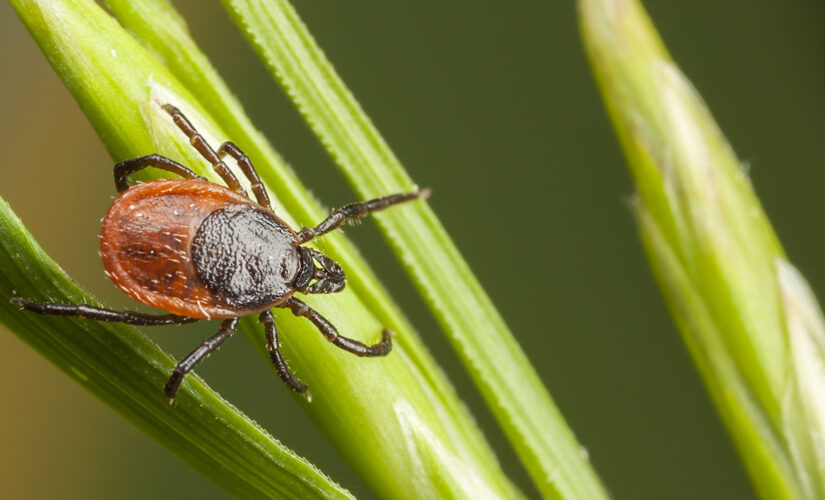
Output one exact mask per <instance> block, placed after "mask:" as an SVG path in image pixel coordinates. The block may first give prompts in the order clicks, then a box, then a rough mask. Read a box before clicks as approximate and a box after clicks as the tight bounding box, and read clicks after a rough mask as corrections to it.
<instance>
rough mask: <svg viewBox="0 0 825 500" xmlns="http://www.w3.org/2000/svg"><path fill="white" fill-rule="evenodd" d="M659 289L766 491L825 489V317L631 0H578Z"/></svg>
mask: <svg viewBox="0 0 825 500" xmlns="http://www.w3.org/2000/svg"><path fill="white" fill-rule="evenodd" d="M579 11H580V14H581V22H582V31H583V36H584V40H585V44H586V46H587V49H588V55H589V56H590V61H591V64H592V66H593V69H594V72H595V74H596V80H597V82H598V84H599V87H600V89H601V91H602V94H603V97H604V99H605V103H606V106H607V108H608V111H609V114H610V117H611V119H612V121H613V124H614V127H615V129H616V131H617V134H618V136H619V139H620V142H621V144H622V147H623V149H624V151H625V155H626V156H627V160H628V165H629V167H630V171H631V173H632V175H633V177H634V180H635V182H636V186H637V189H638V199H637V201H636V202H635V206H634V209H635V215H636V218H637V220H638V223H639V228H640V233H641V236H642V240H643V241H644V243H645V246H646V249H647V252H648V256H649V259H650V262H651V265H652V267H653V269H654V272H655V274H656V276H657V278H658V280H659V283H660V286H661V288H662V292H663V294H664V295H665V298H666V300H667V302H668V305H669V306H670V309H671V312H672V314H673V316H674V319H675V320H676V323H677V325H678V326H679V328H680V330H681V332H682V336H683V337H684V340H685V343H686V344H687V346H688V349H689V351H690V353H691V355H692V356H693V359H694V362H695V363H696V365H697V367H698V369H699V372H700V374H701V375H702V377H703V378H704V381H705V384H706V386H707V388H708V391H709V392H710V394H711V396H712V397H713V400H714V402H715V404H716V406H717V409H718V411H719V413H720V414H721V416H722V419H723V420H724V422H725V424H726V425H727V427H728V431H729V432H730V434H731V436H732V438H733V440H734V443H735V444H736V447H737V449H738V451H739V454H740V456H741V457H742V460H743V461H744V463H745V466H746V468H747V470H748V472H749V473H750V475H751V478H752V480H753V483H754V485H755V486H756V489H757V491H758V492H759V494H760V495H761V496H762V497H763V498H771V499H773V498H794V499H815V498H823V497H824V496H825V441H824V440H823V438H824V436H825V409H824V408H823V389H822V388H823V387H825V370H824V369H823V366H825V325H823V320H822V314H821V312H820V311H819V306H818V305H817V304H816V300H815V299H814V297H813V294H812V293H811V292H810V290H809V289H808V287H807V284H806V283H805V281H804V279H803V278H802V277H801V275H800V274H799V273H798V272H797V271H796V270H795V269H794V268H793V266H791V264H789V263H788V262H787V259H786V257H785V254H784V252H783V250H782V247H781V245H780V243H779V241H778V239H777V237H776V235H775V234H774V232H773V228H772V227H771V225H770V222H769V221H768V219H767V217H766V216H765V213H764V211H763V210H762V207H761V206H760V204H759V200H758V199H757V198H756V195H755V194H754V192H753V188H752V186H751V184H750V180H749V179H748V177H747V174H746V171H745V170H744V169H743V168H742V167H741V164H740V162H739V160H738V159H737V158H736V155H735V154H734V153H733V151H732V149H731V147H730V145H729V144H728V143H727V141H726V140H725V138H724V136H723V135H722V133H721V131H720V130H719V128H718V126H717V125H716V123H715V122H714V121H713V118H712V117H711V115H710V113H709V111H708V110H707V108H706V106H705V104H704V103H703V102H702V100H701V98H700V97H699V96H698V94H697V93H696V91H695V90H694V89H693V87H692V86H691V85H690V83H689V82H688V81H687V79H686V78H685V77H684V75H683V74H682V73H681V72H680V71H679V69H678V68H677V67H676V65H675V64H674V63H673V61H672V60H671V58H670V56H669V55H668V53H667V50H666V49H665V47H664V45H663V43H662V41H661V40H660V38H659V36H658V34H657V33H656V31H655V28H654V27H653V25H652V24H651V22H650V19H649V18H648V17H647V14H646V13H645V11H644V9H643V8H642V6H641V5H640V4H639V2H637V1H635V0H618V1H616V0H610V1H605V0H580V1H579Z"/></svg>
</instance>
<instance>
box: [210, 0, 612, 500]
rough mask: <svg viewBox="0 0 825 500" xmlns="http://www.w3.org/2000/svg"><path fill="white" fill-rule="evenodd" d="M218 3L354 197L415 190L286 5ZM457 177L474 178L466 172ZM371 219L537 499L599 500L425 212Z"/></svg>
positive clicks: (500, 325) (530, 376)
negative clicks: (536, 492)
mask: <svg viewBox="0 0 825 500" xmlns="http://www.w3.org/2000/svg"><path fill="white" fill-rule="evenodd" d="M223 3H224V5H225V6H226V8H227V10H229V12H230V13H231V14H232V16H233V17H234V19H235V21H236V22H237V24H238V25H239V26H240V28H241V30H242V31H243V33H244V34H245V35H246V36H247V38H248V39H249V41H250V43H251V44H252V45H253V46H254V47H255V49H256V50H257V51H258V53H259V55H260V56H261V58H262V59H263V60H264V61H265V62H266V63H267V65H268V66H269V68H270V71H272V73H273V74H274V75H275V77H276V78H277V79H278V81H279V82H280V83H281V85H282V86H283V87H284V88H285V90H286V93H287V94H288V95H289V97H290V98H291V99H292V100H293V101H294V102H295V104H296V106H297V107H298V109H299V111H300V112H301V114H302V115H303V116H304V118H305V120H306V121H307V122H308V123H309V125H310V126H311V127H312V129H313V131H314V132H315V134H316V135H317V136H318V137H319V139H320V140H321V142H322V143H323V144H324V146H325V147H326V148H327V150H328V151H329V153H330V154H331V155H332V157H333V158H334V159H335V161H336V162H337V163H338V166H339V167H340V168H341V170H342V171H343V172H344V173H345V174H346V176H347V178H348V179H349V181H350V183H351V184H352V185H353V186H354V188H355V189H356V191H358V193H359V194H360V195H361V196H363V197H364V198H371V197H375V196H380V195H385V194H388V193H393V192H399V191H408V190H411V189H416V186H415V184H414V183H413V182H412V180H411V179H410V178H409V176H408V175H407V173H406V172H405V171H404V169H403V167H402V166H401V164H400V163H399V161H398V159H397V158H396V157H395V156H394V155H393V153H392V151H391V150H390V149H389V147H388V145H387V144H386V143H385V142H384V140H383V138H382V137H381V135H380V134H379V133H378V131H377V130H376V129H375V127H374V126H373V125H372V123H371V122H370V120H369V118H368V117H367V116H366V114H365V113H364V112H363V110H362V109H361V108H360V107H359V105H358V103H357V102H356V101H355V99H354V97H353V96H352V94H351V93H350V92H349V90H347V88H346V86H345V85H344V83H343V82H342V81H341V79H340V78H339V77H338V75H337V74H336V73H335V70H334V68H333V67H332V65H331V64H330V63H329V61H328V60H327V59H326V57H325V56H324V54H323V52H322V51H321V49H320V48H319V47H318V45H317V44H316V43H315V41H314V39H313V38H312V36H311V34H310V33H309V32H308V30H307V29H306V26H304V24H303V23H302V22H301V20H300V19H299V17H298V15H297V13H296V12H295V10H294V9H293V8H292V6H291V5H290V4H289V3H288V2H286V1H282V0H223ZM456 168H466V169H467V175H468V177H471V176H472V175H473V173H472V172H471V171H470V170H469V167H462V166H460V165H457V166H456ZM435 193H436V194H435V195H436V196H437V195H438V194H437V193H438V192H437V189H436V191H435ZM377 218H378V219H379V225H380V227H381V230H382V231H383V232H384V234H385V236H386V238H387V240H388V241H389V243H390V244H391V245H392V247H393V249H394V250H395V251H396V253H397V254H398V256H399V258H400V260H401V261H402V262H403V264H404V266H405V268H406V270H407V272H408V273H409V274H411V275H412V277H413V278H414V281H415V283H416V285H417V286H418V288H419V291H420V293H421V295H422V296H423V297H424V298H425V300H426V302H427V304H428V305H429V306H430V308H431V310H432V311H433V313H434V314H435V316H436V318H437V319H438V321H439V322H440V324H441V325H442V327H443V328H444V329H445V331H446V332H447V333H448V336H449V339H450V340H451V342H452V344H453V346H454V347H455V349H456V350H457V351H458V353H459V354H460V356H461V358H462V361H463V362H464V364H465V366H466V367H467V369H468V370H469V372H470V374H471V376H472V378H473V380H474V382H475V383H476V385H477V386H478V387H479V389H480V390H481V393H482V395H483V396H484V398H485V400H486V402H487V405H488V406H489V408H490V409H491V410H492V412H493V413H494V415H495V416H496V418H497V419H498V422H499V424H500V425H501V427H502V429H503V430H504V431H505V433H506V434H507V436H508V438H509V440H510V442H511V444H512V445H513V447H514V448H515V450H516V452H517V453H518V455H519V457H520V458H521V460H522V462H523V463H524V464H525V466H526V467H527V469H528V471H529V473H530V475H531V477H532V479H533V481H534V483H535V484H536V486H537V487H538V488H539V490H540V491H541V493H542V494H543V496H545V497H546V498H564V499H573V498H580V499H587V500H590V499H597V498H604V497H606V494H605V492H604V490H603V489H602V487H601V485H600V483H599V481H598V478H597V477H596V475H595V473H594V472H593V470H592V469H591V467H590V465H589V464H588V462H587V460H586V459H585V457H584V454H583V453H582V451H581V447H580V446H579V445H578V444H577V443H576V441H575V438H574V436H573V434H572V432H570V430H569V429H568V427H567V425H566V424H565V422H564V420H563V418H562V416H561V414H560V413H559V411H558V409H557V408H556V406H555V405H554V403H553V401H552V399H551V398H550V395H549V394H548V392H547V390H546V389H545V388H544V386H543V385H542V383H541V380H540V379H539V378H538V376H537V375H536V372H535V370H534V369H533V368H532V366H531V365H530V362H529V360H528V359H527V357H526V356H525V354H524V352H523V351H522V350H521V348H520V347H519V345H518V343H517V342H516V341H515V339H514V338H513V335H512V333H511V332H510V331H509V329H508V328H507V325H506V324H505V323H504V321H503V319H502V318H501V316H500V314H499V313H498V311H497V310H496V309H495V307H494V306H493V304H492V302H491V301H490V299H489V297H488V296H487V294H486V293H485V292H484V290H483V289H482V288H481V285H480V284H479V282H478V280H477V279H476V278H475V276H474V275H473V273H472V271H471V270H470V268H469V266H468V265H467V263H466V262H465V261H464V259H463V258H462V256H461V254H460V253H459V252H458V250H457V249H456V247H455V245H454V244H453V242H452V241H451V240H450V238H449V236H448V235H447V233H446V231H445V230H444V228H443V226H442V225H441V223H440V222H439V221H438V219H437V217H436V216H435V214H434V213H433V212H432V210H431V209H430V208H429V207H428V206H427V205H426V204H419V205H417V206H415V207H411V208H410V210H405V211H403V212H402V211H390V212H387V213H382V214H380V215H379V216H378V217H377Z"/></svg>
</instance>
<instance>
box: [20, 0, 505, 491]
mask: <svg viewBox="0 0 825 500" xmlns="http://www.w3.org/2000/svg"><path fill="white" fill-rule="evenodd" d="M13 5H15V7H16V8H17V9H18V12H19V13H20V15H21V17H22V18H23V19H24V21H25V22H26V24H27V26H28V28H29V31H30V32H31V33H32V35H33V36H34V38H35V40H37V42H38V43H39V44H40V46H41V48H42V49H43V51H44V53H45V54H46V55H47V57H48V58H49V60H50V61H51V63H52V65H53V66H54V67H55V69H56V71H57V72H58V74H59V76H60V77H61V78H62V79H63V81H64V82H65V83H66V85H67V87H68V88H69V89H70V90H71V91H72V93H73V94H74V96H75V98H76V99H77V101H78V102H79V103H80V105H81V107H82V108H83V110H84V112H85V113H86V115H87V117H88V118H89V119H90V121H91V122H92V124H93V126H94V127H95V129H96V130H97V132H98V134H99V135H100V136H101V138H102V139H103V141H104V143H105V144H106V146H107V148H108V149H109V152H110V153H111V155H112V157H113V158H114V159H116V160H123V159H126V158H130V157H135V156H139V155H142V154H147V153H160V154H163V155H165V156H169V157H171V158H173V159H175V160H178V161H180V162H182V163H184V164H186V165H188V166H190V167H192V168H193V169H195V170H196V171H198V172H199V173H202V174H204V175H207V176H209V177H211V178H214V174H212V173H211V172H210V171H209V169H208V168H207V166H206V165H205V164H204V161H203V160H202V159H201V158H199V157H198V156H197V154H196V153H195V152H194V151H193V149H192V148H191V147H190V146H189V144H188V141H187V140H186V139H185V138H184V137H183V136H182V134H181V133H180V132H179V131H178V130H177V129H176V127H175V126H174V125H173V124H172V123H171V121H170V120H169V117H168V115H166V114H165V113H164V112H163V111H162V110H161V109H160V108H159V105H160V104H164V103H172V104H174V105H176V106H177V107H179V108H180V109H182V110H183V111H184V113H185V114H186V115H187V116H188V117H189V118H190V120H191V121H192V122H193V123H194V125H195V126H196V128H198V129H199V130H200V131H201V132H202V133H203V135H204V136H205V138H206V139H207V141H208V142H210V143H211V144H214V145H217V144H219V143H221V142H222V141H224V140H227V139H230V138H231V137H230V136H229V135H228V134H227V132H226V131H225V130H223V129H222V128H221V127H220V126H218V125H217V123H219V121H218V120H217V119H215V118H214V117H213V116H211V110H212V109H213V108H211V107H210V108H207V106H211V105H212V103H206V104H201V103H199V102H198V100H197V99H196V98H195V97H194V96H192V95H191V93H190V92H189V91H188V90H186V88H185V86H184V85H181V83H179V82H178V81H177V79H176V78H175V77H174V76H173V75H172V74H171V73H170V72H169V71H168V70H167V68H165V67H164V66H162V65H161V64H160V63H159V62H158V61H157V60H156V59H154V58H153V57H152V56H150V55H149V54H148V52H147V51H146V50H144V49H143V48H141V47H140V46H138V45H137V44H136V43H135V41H134V40H133V39H132V37H131V36H129V35H128V34H127V33H126V32H125V31H124V30H123V29H122V28H120V26H118V25H117V23H116V22H115V21H114V20H113V19H111V18H110V17H108V15H106V14H105V13H104V12H103V11H102V10H101V9H100V8H98V7H97V6H96V5H95V4H94V2H91V1H88V0H87V1H83V0H60V1H51V2H45V1H41V2H23V1H22V0H19V1H15V2H13ZM113 5H114V2H113ZM166 5H167V6H168V4H166ZM156 18H157V17H156ZM134 19H136V20H137V19H139V16H138V15H137V14H136V17H134ZM177 21H179V19H178V20H175V19H171V20H170V23H171V24H166V25H165V26H173V25H174V23H175V22H177ZM190 48H191V49H192V50H196V48H195V47H190ZM167 62H169V61H167ZM169 63H170V66H171V67H174V65H172V64H171V62H169ZM224 90H225V89H224ZM196 91H197V92H201V91H202V89H197V90H196ZM207 93H208V91H207ZM202 95H206V94H202ZM217 95H218V97H220V98H226V97H227V96H225V95H222V94H221V93H220V92H218V94H217ZM230 97H231V96H230ZM221 123H222V122H221ZM222 124H223V123H222ZM247 125H248V121H247V122H246V123H245V124H243V123H236V124H235V125H231V124H230V126H233V127H246V126H247ZM246 133H247V135H246V136H244V137H251V138H253V141H258V140H260V136H257V138H256V137H255V135H254V134H253V133H249V131H248V130H247V131H246ZM267 147H268V146H265V145H261V144H258V145H257V150H258V151H264V152H265V153H266V151H265V149H266V148H267ZM266 156H267V155H266V154H265V155H264V159H263V161H262V162H263V163H264V164H267V162H268V161H269V160H267V159H266V158H265V157H266ZM269 156H272V157H276V155H269ZM258 160H259V159H255V161H258ZM271 166H272V165H269V166H266V167H265V168H269V167H271ZM107 175H108V174H107ZM267 175H279V174H272V173H271V172H270V174H266V173H265V175H264V177H265V179H266V180H268V181H270V182H271V178H267ZM147 176H148V175H147ZM274 187H276V189H272V188H273V185H272V184H271V183H270V184H269V188H270V190H271V191H273V193H274V194H275V195H276V197H275V200H276V207H283V205H284V203H282V201H281V194H282V193H281V189H283V186H274ZM292 189H294V190H297V191H298V192H300V196H301V198H300V199H301V200H311V198H310V197H309V195H308V194H307V193H306V190H305V189H304V188H302V187H300V186H294V187H293V188H292ZM285 198H286V197H285ZM295 203H298V202H295ZM302 203H303V202H300V203H298V204H302ZM312 209H313V208H312V205H311V204H309V205H307V206H304V208H303V210H304V211H305V212H307V213H309V211H310V210H312ZM404 209H406V208H405V207H399V210H404ZM280 213H281V214H282V215H284V216H285V217H286V218H287V219H289V220H294V219H295V217H294V214H292V215H290V214H289V213H288V212H287V211H281V212H280ZM312 222H315V221H312ZM341 263H342V264H343V265H344V266H345V268H347V269H348V270H349V269H351V264H353V265H354V266H358V265H359V261H357V260H355V261H353V262H352V263H351V262H349V261H346V260H344V259H342V262H341ZM384 300H386V299H384ZM307 302H308V303H310V305H312V307H314V308H316V309H317V310H319V311H320V312H322V313H323V314H324V316H326V317H327V318H328V319H329V320H330V321H332V322H333V323H334V324H335V325H336V326H337V327H338V328H339V330H340V331H341V332H342V333H344V334H346V335H348V336H352V337H355V338H358V339H359V340H362V341H365V342H372V341H374V340H375V339H376V338H377V336H378V332H380V329H381V326H382V323H381V322H380V321H379V319H378V318H376V316H375V315H373V314H372V313H371V312H370V309H372V307H373V306H374V305H375V304H371V303H367V302H366V299H364V301H362V299H361V298H360V297H359V296H358V294H356V293H355V292H354V291H353V290H351V289H348V290H346V291H344V292H342V293H340V294H336V296H335V297H311V298H309V297H308V298H307ZM379 305H380V304H379ZM378 310H379V312H380V311H382V309H380V307H379V309H378ZM385 310H386V311H392V310H393V308H387V309H385ZM394 314H397V313H394ZM276 315H277V316H278V323H279V329H280V330H281V331H282V332H283V333H284V335H283V337H284V340H283V348H284V352H285V355H286V356H287V358H288V359H289V360H290V364H291V366H292V367H293V369H294V370H295V371H296V372H297V373H298V374H299V375H300V376H301V377H302V378H303V379H304V381H305V382H307V383H308V384H309V385H310V387H311V388H312V390H313V395H314V399H313V402H312V404H307V403H306V402H304V401H303V400H299V401H300V403H301V404H302V405H303V406H304V408H305V410H306V411H307V413H308V414H309V415H310V416H311V417H312V418H313V420H314V421H315V422H316V424H317V425H318V426H319V427H320V428H321V429H322V431H323V432H324V433H325V434H326V435H327V436H328V437H329V439H330V440H331V441H332V442H333V444H334V445H335V446H336V447H337V448H338V449H339V450H340V451H341V453H342V454H343V455H344V457H345V458H346V459H348V461H349V462H350V464H352V465H353V467H354V468H355V469H356V470H357V471H358V472H359V473H360V474H361V475H362V477H364V479H365V480H366V481H367V482H368V483H369V484H370V485H371V486H372V488H373V489H374V490H375V491H376V492H378V493H379V494H381V495H383V496H386V497H393V498H422V497H454V496H459V497H461V496H463V497H474V498H475V497H478V498H482V497H505V498H509V497H515V498H518V497H519V493H518V492H517V491H516V490H515V489H514V488H513V487H512V485H511V484H510V483H509V481H508V480H507V478H506V477H505V476H504V475H503V474H502V472H501V470H500V469H499V468H498V464H497V463H496V461H495V458H494V456H493V455H492V453H491V452H490V450H489V448H488V447H487V445H486V443H484V441H483V438H482V437H481V436H480V434H479V433H478V430H477V429H476V428H475V426H474V424H472V420H471V419H470V417H469V416H468V415H467V414H466V412H465V411H464V410H463V409H462V408H461V405H460V403H459V402H458V401H457V399H456V398H455V395H454V393H453V392H452V390H451V389H450V388H449V385H448V384H447V383H446V381H445V380H443V378H442V375H441V373H440V371H439V370H438V369H437V367H435V365H434V364H433V362H432V360H431V359H430V358H429V357H428V356H427V355H426V352H425V351H424V350H423V348H422V347H421V346H420V344H418V343H417V339H416V337H415V335H414V334H412V333H411V332H410V331H409V330H408V329H406V330H405V329H404V328H403V326H404V325H403V324H402V325H401V326H402V327H401V328H397V331H398V336H397V337H396V338H397V340H398V341H397V342H396V348H395V349H394V351H393V353H392V354H391V355H390V356H388V357H387V358H381V359H368V360H365V359H359V358H356V357H354V356H352V355H349V354H347V353H343V352H341V351H338V350H336V349H334V348H331V347H330V346H329V345H328V344H327V343H326V341H325V340H324V339H323V338H322V337H321V336H320V335H319V334H318V332H317V331H316V330H315V329H314V328H313V327H311V326H310V325H309V324H308V322H306V321H304V320H301V319H295V318H293V317H292V316H291V315H289V314H282V311H276ZM397 315H398V316H400V314H397ZM381 319H383V318H381ZM397 321H398V323H403V320H397ZM390 326H394V327H395V326H396V325H395V324H392V323H391V324H390ZM245 327H246V331H247V332H248V334H249V335H250V336H252V337H253V338H255V339H256V342H257V344H258V345H263V342H262V340H261V332H260V331H259V329H258V328H256V327H255V325H253V324H252V322H250V321H247V322H245ZM422 353H423V354H422ZM274 383H276V384H277V383H279V381H277V380H275V381H274ZM187 384H188V382H184V385H183V387H184V388H185V387H186V386H187ZM279 390H282V389H280V388H279Z"/></svg>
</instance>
